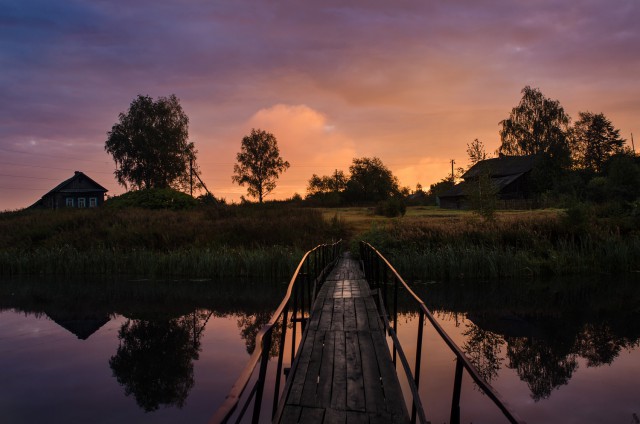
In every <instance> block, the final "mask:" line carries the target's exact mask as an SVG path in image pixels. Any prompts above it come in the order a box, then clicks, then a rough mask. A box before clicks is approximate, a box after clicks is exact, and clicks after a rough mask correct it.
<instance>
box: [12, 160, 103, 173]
mask: <svg viewBox="0 0 640 424" xmlns="http://www.w3.org/2000/svg"><path fill="white" fill-rule="evenodd" d="M0 164H2V165H9V166H25V167H28V168H42V169H57V170H59V171H76V169H72V168H57V167H55V166H44V165H28V164H26V163H12V162H3V161H0ZM91 173H92V174H113V172H107V171H91Z"/></svg>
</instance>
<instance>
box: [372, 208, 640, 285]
mask: <svg viewBox="0 0 640 424" xmlns="http://www.w3.org/2000/svg"><path fill="white" fill-rule="evenodd" d="M363 239H364V240H367V241H369V242H370V243H371V244H373V245H374V246H376V248H378V250H380V251H381V252H382V253H383V254H384V255H385V256H387V258H389V259H390V260H391V261H392V263H393V264H394V266H396V268H397V269H398V271H399V272H401V274H402V275H403V276H405V277H407V278H408V279H410V280H490V279H499V278H510V277H534V276H552V275H584V274H592V273H601V274H616V273H624V272H638V271H639V270H640V233H639V232H638V231H637V230H635V229H633V228H630V229H626V230H621V229H620V228H619V227H616V226H610V225H607V223H604V222H593V223H590V225H589V226H586V227H585V226H580V227H579V228H577V227H572V226H570V225H567V223H566V222H565V221H564V220H563V217H562V216H535V215H532V216H518V217H509V216H506V217H505V216H503V217H502V218H501V219H499V220H497V221H496V222H492V223H486V222H483V221H480V220H473V219H458V220H438V221H433V220H413V221H412V220H397V221H394V222H393V223H390V224H389V225H387V226H375V227H373V228H372V229H371V230H370V231H369V232H367V233H366V234H364V235H363Z"/></svg>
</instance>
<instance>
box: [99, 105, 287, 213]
mask: <svg viewBox="0 0 640 424" xmlns="http://www.w3.org/2000/svg"><path fill="white" fill-rule="evenodd" d="M188 139H189V118H188V117H187V115H186V114H185V113H184V111H183V110H182V106H180V102H179V100H178V99H177V98H176V96H175V95H171V96H169V97H160V98H158V99H157V100H156V101H154V100H153V99H152V98H151V97H149V96H142V95H139V96H138V97H137V98H135V99H134V100H133V102H132V103H131V105H130V106H129V110H128V111H127V112H126V113H120V115H119V117H118V122H117V123H116V124H114V125H113V127H112V128H111V131H109V132H108V133H107V141H106V142H105V150H106V151H107V152H108V153H110V154H111V155H112V156H113V160H114V162H115V164H116V171H115V176H116V179H117V180H118V183H120V184H121V185H123V186H124V187H125V188H126V187H129V186H130V187H131V188H133V189H136V190H139V189H150V188H154V189H165V188H173V189H176V190H181V191H187V189H189V190H190V191H193V188H194V187H195V188H201V187H202V186H203V184H202V182H201V179H200V178H199V169H198V165H197V163H196V154H197V153H198V152H197V150H196V149H195V146H194V144H193V143H192V142H189V141H188ZM237 161H238V163H237V164H236V165H235V166H234V168H233V171H234V175H233V177H232V181H234V182H236V183H238V184H239V185H241V186H244V185H247V186H248V188H247V192H248V193H249V195H250V196H253V197H255V198H257V199H258V200H259V201H260V203H262V201H263V198H264V196H266V195H267V194H269V193H271V192H272V191H273V189H274V188H275V186H276V183H275V182H276V180H277V179H278V177H279V176H280V174H281V173H282V172H284V171H286V170H287V168H289V162H287V161H285V160H283V159H282V158H281V157H280V151H279V150H278V143H277V140H276V138H275V137H274V136H273V134H270V133H268V132H266V131H262V130H259V129H257V130H256V129H252V130H251V134H249V135H247V136H245V137H244V138H243V139H242V143H241V150H240V153H238V155H237ZM194 177H196V180H197V182H196V183H194Z"/></svg>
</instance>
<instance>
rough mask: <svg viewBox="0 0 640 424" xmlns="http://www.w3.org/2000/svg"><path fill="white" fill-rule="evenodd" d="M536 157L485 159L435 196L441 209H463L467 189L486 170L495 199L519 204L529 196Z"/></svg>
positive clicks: (465, 206) (467, 192) (465, 202)
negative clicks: (458, 181) (458, 180)
mask: <svg viewBox="0 0 640 424" xmlns="http://www.w3.org/2000/svg"><path fill="white" fill-rule="evenodd" d="M535 160H536V156H534V155H529V156H504V155H500V156H499V157H497V158H492V159H486V160H483V161H480V162H478V163H476V164H475V165H473V166H472V167H471V168H470V169H469V170H468V171H467V172H465V173H464V174H463V175H462V179H463V180H464V181H462V182H461V183H459V184H456V185H455V186H453V187H452V188H451V189H450V190H449V191H447V192H445V193H443V194H441V195H440V196H438V200H439V204H440V207H441V208H446V209H466V208H467V207H468V205H467V200H468V197H469V194H470V187H471V184H472V183H473V182H474V181H477V180H478V178H479V176H480V174H481V173H482V172H483V170H485V169H486V170H488V172H489V176H490V177H491V182H492V183H493V185H494V186H495V187H496V188H497V189H498V199H500V200H504V201H505V203H506V204H508V203H509V202H510V203H512V204H517V203H519V202H518V201H521V200H526V199H529V198H530V197H531V191H530V181H529V180H530V175H531V171H532V170H533V168H534V165H535ZM520 203H521V202H520Z"/></svg>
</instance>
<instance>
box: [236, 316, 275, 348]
mask: <svg viewBox="0 0 640 424" xmlns="http://www.w3.org/2000/svg"><path fill="white" fill-rule="evenodd" d="M272 314H273V312H270V311H263V312H257V313H255V314H251V315H249V314H247V315H241V316H240V317H239V318H238V328H239V329H240V337H242V339H243V340H244V342H245V344H246V346H247V353H249V355H251V354H252V353H253V351H254V350H255V349H256V336H257V335H258V332H259V331H260V330H261V329H262V327H264V326H265V325H266V324H267V323H268V322H269V320H270V319H271V315H272ZM281 323H282V318H281V319H280V320H279V321H278V322H277V323H276V326H275V327H274V329H273V335H272V337H271V348H270V349H269V356H271V357H275V356H278V353H279V349H280V337H281V334H282V326H281Z"/></svg>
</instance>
